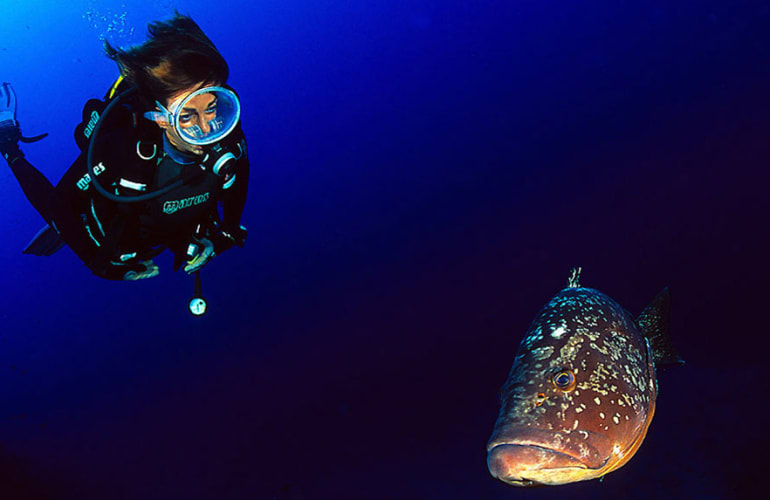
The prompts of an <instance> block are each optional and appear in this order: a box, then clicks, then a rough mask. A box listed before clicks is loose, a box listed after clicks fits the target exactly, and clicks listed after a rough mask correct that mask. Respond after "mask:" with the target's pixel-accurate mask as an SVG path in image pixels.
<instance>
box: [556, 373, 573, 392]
mask: <svg viewBox="0 0 770 500" xmlns="http://www.w3.org/2000/svg"><path fill="white" fill-rule="evenodd" d="M553 385H555V386H556V388H557V389H560V390H562V391H564V392H569V391H571V390H572V389H574V388H575V374H574V373H573V372H572V370H568V369H563V370H559V371H558V372H557V373H556V375H554V376H553Z"/></svg>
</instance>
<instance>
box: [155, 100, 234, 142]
mask: <svg viewBox="0 0 770 500" xmlns="http://www.w3.org/2000/svg"><path fill="white" fill-rule="evenodd" d="M155 104H156V105H157V106H158V109H159V110H160V111H148V112H146V113H145V114H144V116H145V117H146V118H148V119H150V120H153V121H157V120H163V121H166V122H168V123H169V124H171V126H173V127H174V130H175V131H176V133H177V134H178V135H179V137H180V138H181V139H182V140H183V141H185V142H186V143H188V144H192V145H194V146H206V145H208V144H214V143H216V142H218V141H220V140H222V139H223V138H224V137H226V136H227V135H228V134H229V133H230V132H232V131H233V129H234V128H235V126H236V125H237V124H238V120H239V119H240V117H241V103H240V101H239V100H238V96H236V95H235V92H233V91H232V90H229V89H226V88H224V87H204V88H202V89H198V90H196V91H195V92H193V93H191V94H189V95H187V96H183V97H180V98H179V99H177V100H176V101H174V102H172V103H171V105H170V106H169V107H168V109H167V108H166V107H165V106H163V104H161V103H160V102H158V101H155Z"/></svg>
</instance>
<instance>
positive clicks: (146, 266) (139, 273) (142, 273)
mask: <svg viewBox="0 0 770 500" xmlns="http://www.w3.org/2000/svg"><path fill="white" fill-rule="evenodd" d="M138 267H139V269H137V270H133V269H132V270H131V271H128V272H126V274H124V275H123V280H124V281H138V280H144V279H147V278H154V277H155V276H157V275H158V274H160V269H158V266H156V265H155V263H153V261H152V259H150V260H140V261H139V262H138ZM142 268H143V269H142Z"/></svg>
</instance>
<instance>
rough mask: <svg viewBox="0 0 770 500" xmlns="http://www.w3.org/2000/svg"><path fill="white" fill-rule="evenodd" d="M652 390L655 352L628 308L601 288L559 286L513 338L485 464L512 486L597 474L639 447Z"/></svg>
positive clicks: (612, 467)
mask: <svg viewBox="0 0 770 500" xmlns="http://www.w3.org/2000/svg"><path fill="white" fill-rule="evenodd" d="M665 292H666V293H667V291H665ZM559 375H561V377H560V378H559V381H560V382H571V384H569V386H567V387H564V388H560V387H559V386H557V382H556V380H555V378H557V376H559ZM570 375H572V376H571V377H570ZM562 386H563V384H562ZM656 396H657V381H656V378H655V366H654V362H653V355H652V351H651V349H650V347H649V342H647V340H646V339H645V337H644V336H643V334H642V332H640V330H639V329H638V328H637V326H636V324H635V323H634V320H633V319H632V318H631V317H630V316H629V314H628V313H627V312H626V311H625V310H624V309H623V308H622V307H620V306H619V305H618V304H617V303H616V302H615V301H614V300H612V299H611V298H609V297H608V296H606V295H604V294H603V293H601V292H599V291H597V290H594V289H591V288H582V287H577V286H575V287H571V288H565V289H564V290H562V291H561V292H559V293H558V294H557V295H556V296H555V297H554V298H553V299H551V301H550V302H549V303H548V304H547V305H546V306H545V307H544V308H543V309H542V310H541V311H540V312H539V313H538V315H537V316H536V317H535V319H534V321H533V322H532V325H531V326H530V327H529V330H527V333H526V335H525V337H524V340H522V342H521V345H520V346H519V350H518V352H517V354H516V357H515V359H514V363H513V367H512V368H511V371H510V374H509V375H508V379H507V380H506V382H505V385H504V386H503V389H502V393H501V403H502V407H501V409H500V414H499V416H498V418H497V422H496V423H495V427H494V431H493V433H492V437H491V438H490V440H489V443H488V444H487V467H488V468H489V471H490V473H491V474H492V475H493V476H494V477H496V478H498V479H500V480H501V481H503V482H505V483H508V484H512V485H516V486H532V485H538V484H547V485H558V484H566V483H572V482H576V481H585V480H588V479H594V478H598V477H601V476H603V475H604V474H607V473H608V472H611V471H613V470H615V469H617V468H619V467H621V466H622V465H624V464H625V463H626V462H627V461H628V460H629V459H630V458H631V457H632V456H633V455H634V453H636V450H637V449H638V448H639V446H640V445H641V443H642V440H644V437H645V435H646V433H647V428H648V427H649V425H650V422H651V420H652V417H653V414H654V412H655V398H656Z"/></svg>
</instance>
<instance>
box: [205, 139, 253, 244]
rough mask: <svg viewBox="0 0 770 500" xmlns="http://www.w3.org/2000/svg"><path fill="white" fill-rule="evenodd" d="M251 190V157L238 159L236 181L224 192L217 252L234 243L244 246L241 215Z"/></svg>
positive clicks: (216, 240)
mask: <svg viewBox="0 0 770 500" xmlns="http://www.w3.org/2000/svg"><path fill="white" fill-rule="evenodd" d="M248 190H249V158H248V155H247V154H245V153H244V157H243V158H241V159H240V160H238V165H237V168H236V170H235V182H234V183H233V184H232V186H230V187H229V188H228V189H227V190H226V191H225V192H224V194H223V196H222V200H221V204H222V228H221V231H220V234H219V235H217V237H216V238H214V239H213V240H212V241H213V243H214V249H215V251H216V253H222V252H224V251H225V250H228V249H229V248H232V247H233V245H237V246H243V245H244V243H245V240H246V228H244V227H243V226H241V215H242V214H243V209H244V207H245V206H246V196H247V194H248Z"/></svg>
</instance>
